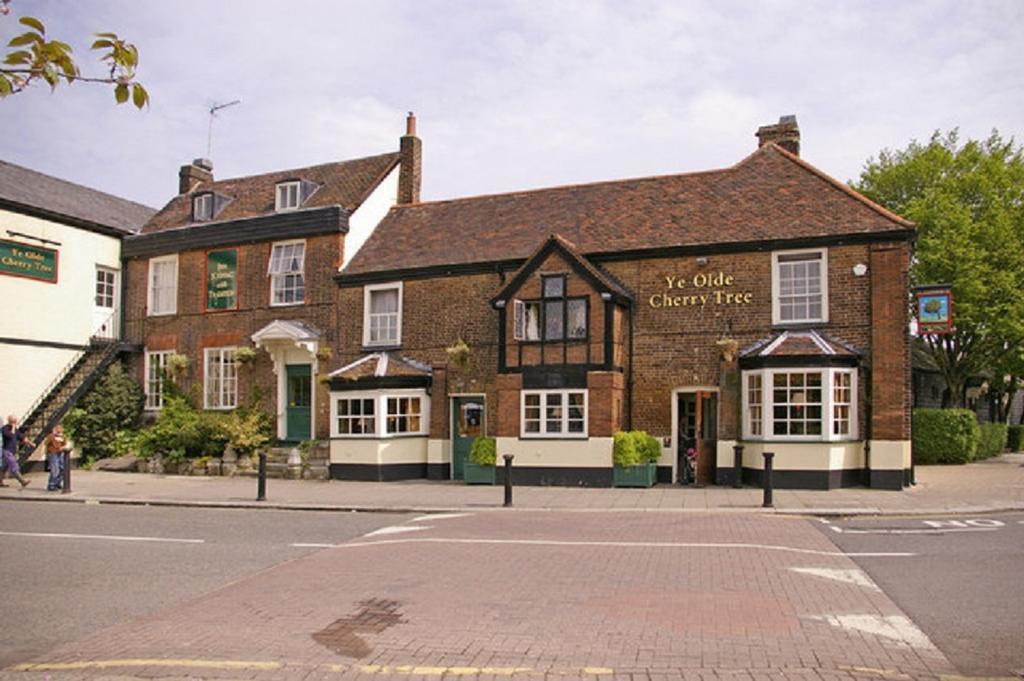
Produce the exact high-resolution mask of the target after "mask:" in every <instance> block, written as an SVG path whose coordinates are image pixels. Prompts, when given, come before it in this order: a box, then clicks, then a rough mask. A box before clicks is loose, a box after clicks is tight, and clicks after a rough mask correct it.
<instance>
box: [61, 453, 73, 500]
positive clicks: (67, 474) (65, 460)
mask: <svg viewBox="0 0 1024 681" xmlns="http://www.w3.org/2000/svg"><path fill="white" fill-rule="evenodd" d="M60 463H61V466H63V468H62V469H61V471H60V473H61V477H62V478H63V480H61V492H60V493H61V494H71V450H70V449H65V450H64V451H63V452H61V453H60Z"/></svg>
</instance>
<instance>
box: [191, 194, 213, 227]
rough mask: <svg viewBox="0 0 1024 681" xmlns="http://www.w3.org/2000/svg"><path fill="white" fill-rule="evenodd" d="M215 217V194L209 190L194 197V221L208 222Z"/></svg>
mask: <svg viewBox="0 0 1024 681" xmlns="http://www.w3.org/2000/svg"><path fill="white" fill-rule="evenodd" d="M212 219H213V194H212V193H210V192H207V193H205V194H199V195H198V196H193V197H192V221H193V222H206V221H208V220H212Z"/></svg>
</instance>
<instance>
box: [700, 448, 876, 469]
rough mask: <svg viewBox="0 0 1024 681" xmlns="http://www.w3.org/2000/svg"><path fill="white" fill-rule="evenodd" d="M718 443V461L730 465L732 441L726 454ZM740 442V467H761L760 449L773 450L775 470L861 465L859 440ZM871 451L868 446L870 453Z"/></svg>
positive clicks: (854, 466) (862, 457)
mask: <svg viewBox="0 0 1024 681" xmlns="http://www.w3.org/2000/svg"><path fill="white" fill-rule="evenodd" d="M723 444H724V443H719V447H718V465H719V466H726V467H729V468H731V467H732V462H733V453H732V444H734V443H731V444H730V446H729V450H728V455H727V456H726V454H725V452H724V451H723V448H722V445H723ZM739 444H742V445H743V467H744V468H754V469H758V470H759V469H762V468H764V456H762V455H763V453H764V452H775V459H774V460H773V462H772V465H773V468H774V469H775V470H791V471H838V470H849V469H854V468H863V467H864V443H863V442H740V443H739ZM873 456H874V451H873V450H872V457H873Z"/></svg>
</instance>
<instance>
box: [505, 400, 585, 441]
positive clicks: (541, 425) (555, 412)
mask: <svg viewBox="0 0 1024 681" xmlns="http://www.w3.org/2000/svg"><path fill="white" fill-rule="evenodd" d="M520 395H521V400H522V402H521V409H522V411H521V423H520V429H519V432H520V436H521V437H565V438H573V437H586V436H587V391H586V390H524V391H522V392H521V393H520Z"/></svg>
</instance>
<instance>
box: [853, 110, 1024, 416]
mask: <svg viewBox="0 0 1024 681" xmlns="http://www.w3.org/2000/svg"><path fill="white" fill-rule="evenodd" d="M854 187H855V188H856V189H857V190H858V191H860V192H862V193H864V194H865V195H867V196H868V197H870V198H871V199H873V200H874V201H876V202H878V203H880V204H882V205H883V206H885V207H887V208H889V209H890V210H892V211H894V212H896V213H899V214H900V215H903V216H905V217H907V218H909V219H910V220H913V221H914V222H916V223H917V227H918V239H917V249H916V253H915V257H914V261H913V263H912V266H911V280H912V282H913V283H914V284H915V285H921V284H939V283H945V284H950V285H951V286H952V289H953V303H954V304H953V310H954V323H955V329H954V331H953V332H952V333H951V334H949V335H929V336H926V337H925V338H924V344H925V349H926V352H927V353H928V354H929V355H930V356H931V358H932V359H933V360H934V362H935V365H936V366H937V367H938V369H939V371H940V372H941V374H942V377H943V378H944V379H945V382H946V385H947V388H948V390H947V394H946V396H944V399H943V402H944V406H962V405H963V404H964V397H965V392H966V386H967V381H968V379H969V378H970V377H971V376H976V375H979V374H982V373H990V372H991V374H992V375H993V376H994V377H995V378H994V379H993V381H994V382H995V381H997V380H1002V379H1003V377H1004V376H1005V375H1006V374H1005V372H1006V371H1007V370H1009V371H1010V372H1013V371H1016V372H1018V373H1017V376H1020V375H1021V374H1020V371H1021V369H1024V367H1022V366H1021V361H1020V355H1021V348H1022V347H1024V153H1022V149H1021V147H1020V146H1018V145H1016V144H1015V143H1014V141H1013V139H1012V138H1011V139H1009V140H1004V139H1003V138H1002V137H1000V135H999V133H998V132H997V131H993V133H992V134H991V135H990V136H989V137H988V139H986V140H983V141H976V140H968V141H967V142H966V143H964V144H961V143H960V139H959V135H958V133H957V131H956V130H953V131H952V132H949V133H947V134H945V135H943V134H942V133H940V132H935V134H933V135H932V137H931V139H930V140H929V141H928V143H926V144H921V143H919V142H917V141H916V140H915V141H912V142H911V143H910V145H909V146H908V147H907V148H906V149H905V150H902V151H891V150H888V149H886V150H883V151H882V152H881V153H880V154H879V156H878V158H877V159H875V158H871V159H869V160H868V162H867V164H866V166H865V169H864V171H863V172H862V173H861V176H860V180H859V182H856V183H854ZM1014 358H1016V361H1015V360H1014ZM1011 375H1012V374H1011ZM1012 380H1013V382H1014V384H1016V382H1017V378H1013V379H1012Z"/></svg>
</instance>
